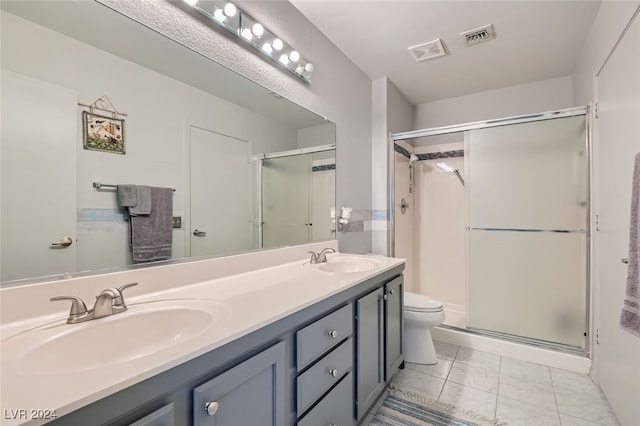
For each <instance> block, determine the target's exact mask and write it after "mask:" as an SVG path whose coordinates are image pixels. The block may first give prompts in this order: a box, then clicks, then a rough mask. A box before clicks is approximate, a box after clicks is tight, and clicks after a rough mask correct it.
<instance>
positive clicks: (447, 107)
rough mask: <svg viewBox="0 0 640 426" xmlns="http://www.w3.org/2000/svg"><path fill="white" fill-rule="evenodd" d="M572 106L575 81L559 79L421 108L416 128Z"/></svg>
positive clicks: (475, 94)
mask: <svg viewBox="0 0 640 426" xmlns="http://www.w3.org/2000/svg"><path fill="white" fill-rule="evenodd" d="M572 106H576V105H574V100H573V83H572V77H571V76H567V77H559V78H553V79H550V80H542V81H536V82H532V83H527V84H521V85H518V86H510V87H504V88H502V89H496V90H489V91H486V92H480V93H473V94H471V95H466V96H460V97H456V98H449V99H443V100H439V101H434V102H428V103H424V104H420V105H418V106H417V109H416V119H415V128H416V129H426V128H430V127H439V126H448V125H452V124H462V123H469V122H473V121H481V120H488V119H493V118H503V117H510V116H514V115H523V114H534V113H538V112H543V111H550V110H556V109H562V108H570V107H572Z"/></svg>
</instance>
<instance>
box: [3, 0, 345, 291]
mask: <svg viewBox="0 0 640 426" xmlns="http://www.w3.org/2000/svg"><path fill="white" fill-rule="evenodd" d="M1 8H2V11H1V24H2V25H1V31H2V33H1V43H2V45H1V55H2V58H1V59H2V70H1V71H2V123H3V126H2V157H1V161H2V165H1V166H2V169H1V170H2V180H1V183H2V228H1V233H2V269H1V281H2V282H3V284H5V285H6V284H9V283H11V284H17V283H21V282H32V281H33V280H34V279H36V278H38V279H39V278H42V277H45V276H50V275H58V274H74V273H79V272H82V273H95V272H96V271H101V272H103V271H107V270H113V269H114V268H122V267H129V265H132V264H134V262H133V258H132V254H131V253H132V252H131V247H130V235H129V233H130V228H129V221H128V218H127V215H126V214H125V212H124V209H123V208H122V207H121V206H120V204H119V203H118V200H117V194H116V186H118V185H122V184H136V185H148V186H154V187H166V188H173V189H174V191H173V200H172V201H173V203H172V204H173V207H172V208H173V211H172V215H173V219H174V221H173V222H174V223H173V230H172V244H171V257H170V259H172V260H177V259H189V258H194V257H197V258H202V257H211V256H222V255H228V254H233V253H241V252H245V251H250V250H257V249H262V248H267V247H277V246H284V245H294V244H301V243H306V242H313V241H322V240H329V239H333V238H335V231H334V227H333V223H332V220H331V212H332V209H333V207H334V205H335V176H334V173H335V125H334V124H333V123H331V122H330V121H328V120H326V119H325V118H323V117H320V116H318V115H316V114H314V113H312V112H310V111H308V110H306V109H304V108H302V107H300V106H298V105H296V104H294V103H292V102H290V101H288V100H286V99H283V98H282V97H280V96H278V95H277V94H274V93H270V92H269V91H267V90H266V89H265V88H263V87H261V86H259V85H257V84H255V83H253V82H251V81H249V80H247V79H246V78H244V77H242V76H240V75H238V74H236V73H234V72H232V71H230V70H228V69H226V68H224V67H222V66H221V65H219V64H217V63H215V62H213V61H211V60H210V59H208V58H205V57H203V56H202V55H200V54H198V53H196V52H194V51H192V50H190V49H188V48H186V47H184V46H182V45H180V44H178V43H176V42H175V41H173V40H171V39H168V38H166V37H164V36H163V35H160V34H158V33H157V32H155V31H153V30H151V29H149V28H147V27H145V26H143V25H141V24H139V23H137V22H135V21H133V20H131V19H129V18H127V17H125V16H123V15H121V14H119V13H117V12H115V11H113V10H111V9H109V8H108V7H106V6H103V5H101V4H99V3H97V2H93V1H82V2H78V1H56V2H50V1H29V2H24V1H3V2H2V3H1ZM212 31H213V30H212ZM283 78H290V77H287V76H284V77H283ZM301 84H303V83H301ZM98 99H102V100H103V101H104V100H106V101H108V102H106V103H105V102H101V103H96V104H94V108H93V109H90V108H88V107H87V106H89V105H91V104H93V103H94V102H95V101H96V100H98ZM101 108H102V109H101ZM114 111H116V112H114ZM83 113H85V116H86V114H93V115H94V117H93V118H94V120H95V121H94V122H93V124H94V125H95V124H96V123H97V122H98V121H100V123H98V124H100V125H101V126H102V127H101V131H102V132H106V133H108V134H109V135H111V139H109V140H107V143H109V142H112V143H113V144H114V145H113V146H112V145H109V146H106V147H105V146H100V145H94V146H90V145H89V146H87V142H86V137H85V136H86V135H85V133H87V128H86V121H83ZM114 135H115V136H114ZM116 142H118V143H119V142H122V143H121V144H120V145H118V146H117V147H115V145H117V143H116ZM276 160H277V161H281V162H283V164H284V163H287V164H286V165H283V166H282V167H280V166H278V167H274V164H275V162H276ZM289 162H290V164H289ZM296 162H297V163H296ZM294 163H295V165H294ZM298 163H299V164H298ZM276 169H277V170H278V172H277V173H275V174H274V173H272V172H274V170H276ZM302 177H304V179H303V178H302ZM293 182H295V183H296V187H295V188H293V187H289V186H287V185H289V184H292V183H293ZM69 241H70V242H71V243H70V244H69ZM154 264H155V263H154ZM21 280H26V281H21Z"/></svg>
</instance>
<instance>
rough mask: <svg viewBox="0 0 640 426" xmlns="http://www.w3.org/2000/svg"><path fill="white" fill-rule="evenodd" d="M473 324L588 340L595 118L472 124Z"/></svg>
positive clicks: (557, 340)
mask: <svg viewBox="0 0 640 426" xmlns="http://www.w3.org/2000/svg"><path fill="white" fill-rule="evenodd" d="M466 145H467V146H466V152H467V153H468V164H467V172H468V175H467V176H468V180H467V182H468V185H467V187H466V189H467V197H468V198H467V200H468V203H467V206H468V235H467V247H468V275H467V279H468V283H467V292H468V326H469V327H470V328H473V329H480V330H488V331H492V332H498V333H504V334H509V335H514V336H519V337H524V338H526V339H535V340H540V341H545V342H551V343H554V344H560V345H564V346H570V347H577V348H584V347H585V343H586V338H585V332H586V331H587V330H586V325H587V321H586V312H587V202H588V201H587V143H586V118H585V116H576V117H568V118H558V119H552V120H543V121H537V122H529V123H521V124H512V125H506V126H501V127H492V128H486V129H478V130H472V131H470V132H469V134H468V136H467V141H466Z"/></svg>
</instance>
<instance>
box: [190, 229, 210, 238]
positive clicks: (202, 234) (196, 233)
mask: <svg viewBox="0 0 640 426" xmlns="http://www.w3.org/2000/svg"><path fill="white" fill-rule="evenodd" d="M193 236H194V237H206V236H207V233H206V232H205V231H198V230H197V229H196V230H194V231H193Z"/></svg>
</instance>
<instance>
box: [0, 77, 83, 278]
mask: <svg viewBox="0 0 640 426" xmlns="http://www.w3.org/2000/svg"><path fill="white" fill-rule="evenodd" d="M77 108H78V107H77V94H76V92H75V91H73V90H71V89H67V88H65V87H60V86H56V85H53V84H50V83H48V82H45V81H41V80H36V79H33V78H30V77H27V76H24V75H22V74H17V73H14V72H11V71H7V70H4V69H3V70H2V119H1V121H2V132H1V135H2V136H1V138H2V228H1V233H2V238H1V239H2V251H1V252H0V253H1V257H2V268H1V271H0V275H1V280H2V281H9V280H15V279H20V278H26V277H39V276H45V275H51V274H59V273H64V272H75V270H76V267H75V264H76V241H75V233H76V151H75V150H76V143H77V138H76V136H77V134H76V128H77V123H78V112H77ZM66 237H69V238H70V239H71V240H72V244H71V245H69V246H65V245H52V243H56V242H58V241H59V240H62V239H64V238H66Z"/></svg>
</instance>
